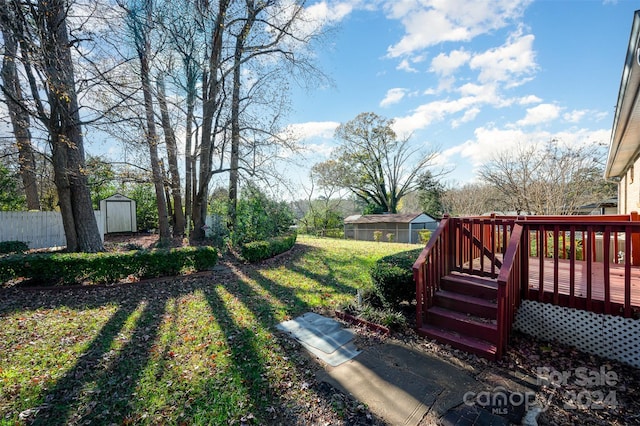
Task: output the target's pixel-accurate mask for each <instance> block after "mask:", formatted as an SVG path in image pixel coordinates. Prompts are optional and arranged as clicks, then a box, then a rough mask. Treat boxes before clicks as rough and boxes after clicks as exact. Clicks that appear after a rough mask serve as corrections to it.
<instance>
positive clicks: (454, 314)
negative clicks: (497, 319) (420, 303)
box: [428, 306, 498, 331]
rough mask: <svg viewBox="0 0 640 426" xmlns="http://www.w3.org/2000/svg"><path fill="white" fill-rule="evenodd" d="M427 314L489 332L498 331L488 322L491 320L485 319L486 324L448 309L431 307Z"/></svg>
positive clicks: (495, 325)
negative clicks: (481, 328) (474, 326)
mask: <svg viewBox="0 0 640 426" xmlns="http://www.w3.org/2000/svg"><path fill="white" fill-rule="evenodd" d="M428 312H429V313H435V314H438V315H441V316H445V317H448V318H451V319H454V320H456V321H461V322H465V323H471V324H474V325H479V326H482V327H486V328H487V329H491V330H496V331H497V330H498V325H497V324H495V323H493V322H490V321H491V319H490V318H487V322H484V321H478V320H477V319H475V318H474V317H473V316H469V315H467V314H464V313H462V312H457V311H452V310H450V309H446V308H440V307H438V306H432V307H431V308H429V309H428Z"/></svg>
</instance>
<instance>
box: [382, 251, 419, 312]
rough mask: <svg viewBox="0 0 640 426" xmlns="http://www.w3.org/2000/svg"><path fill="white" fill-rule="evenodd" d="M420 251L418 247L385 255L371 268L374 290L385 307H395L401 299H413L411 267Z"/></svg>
mask: <svg viewBox="0 0 640 426" xmlns="http://www.w3.org/2000/svg"><path fill="white" fill-rule="evenodd" d="M421 251H422V249H421V248H420V249H415V250H409V251H403V252H401V253H396V254H392V255H389V256H385V257H383V258H381V259H379V260H378V261H377V262H376V264H375V265H374V266H373V268H372V269H371V271H370V275H371V280H372V281H373V286H374V290H375V292H376V293H377V295H378V297H380V299H381V300H382V302H383V304H384V305H385V306H386V307H389V308H396V307H398V306H399V305H400V303H401V302H402V301H408V302H412V301H413V300H414V299H415V297H416V286H415V283H414V282H413V269H412V267H413V264H414V263H415V261H416V259H418V256H419V255H420V252H421Z"/></svg>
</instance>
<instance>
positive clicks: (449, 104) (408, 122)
mask: <svg viewBox="0 0 640 426" xmlns="http://www.w3.org/2000/svg"><path fill="white" fill-rule="evenodd" d="M477 102H478V100H477V99H476V98H475V97H472V96H468V97H464V98H460V99H456V100H438V101H434V102H431V103H428V104H424V105H421V106H419V107H418V108H416V109H415V110H414V111H413V113H412V114H411V115H408V116H405V117H399V118H396V119H395V122H394V125H393V130H394V131H395V132H396V133H398V134H400V135H403V134H410V133H412V132H413V131H415V130H418V129H424V128H425V127H427V126H428V125H430V124H431V123H433V122H436V121H442V120H443V119H445V118H446V117H447V115H450V114H456V113H459V112H461V111H464V110H466V109H468V108H470V107H472V106H474V105H475V104H476V103H477Z"/></svg>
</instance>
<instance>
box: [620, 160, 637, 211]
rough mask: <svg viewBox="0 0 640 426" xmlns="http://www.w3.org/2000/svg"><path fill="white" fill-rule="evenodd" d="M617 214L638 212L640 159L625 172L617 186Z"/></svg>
mask: <svg viewBox="0 0 640 426" xmlns="http://www.w3.org/2000/svg"><path fill="white" fill-rule="evenodd" d="M618 191H619V194H618V196H619V201H620V202H619V203H618V212H619V213H620V214H629V213H631V212H634V211H636V212H637V211H639V210H640V159H638V160H636V162H635V163H634V166H633V167H630V168H629V170H627V173H626V174H625V175H624V176H623V177H622V179H621V180H620V183H619V184H618Z"/></svg>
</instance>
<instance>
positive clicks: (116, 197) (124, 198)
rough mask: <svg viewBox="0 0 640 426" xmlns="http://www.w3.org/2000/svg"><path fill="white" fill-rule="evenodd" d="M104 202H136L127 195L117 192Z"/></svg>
mask: <svg viewBox="0 0 640 426" xmlns="http://www.w3.org/2000/svg"><path fill="white" fill-rule="evenodd" d="M103 201H135V200H134V199H133V198H129V197H127V196H125V195H122V194H120V193H119V192H116V193H115V194H113V195H112V196H110V197H107V198H105V199H104V200H103Z"/></svg>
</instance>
